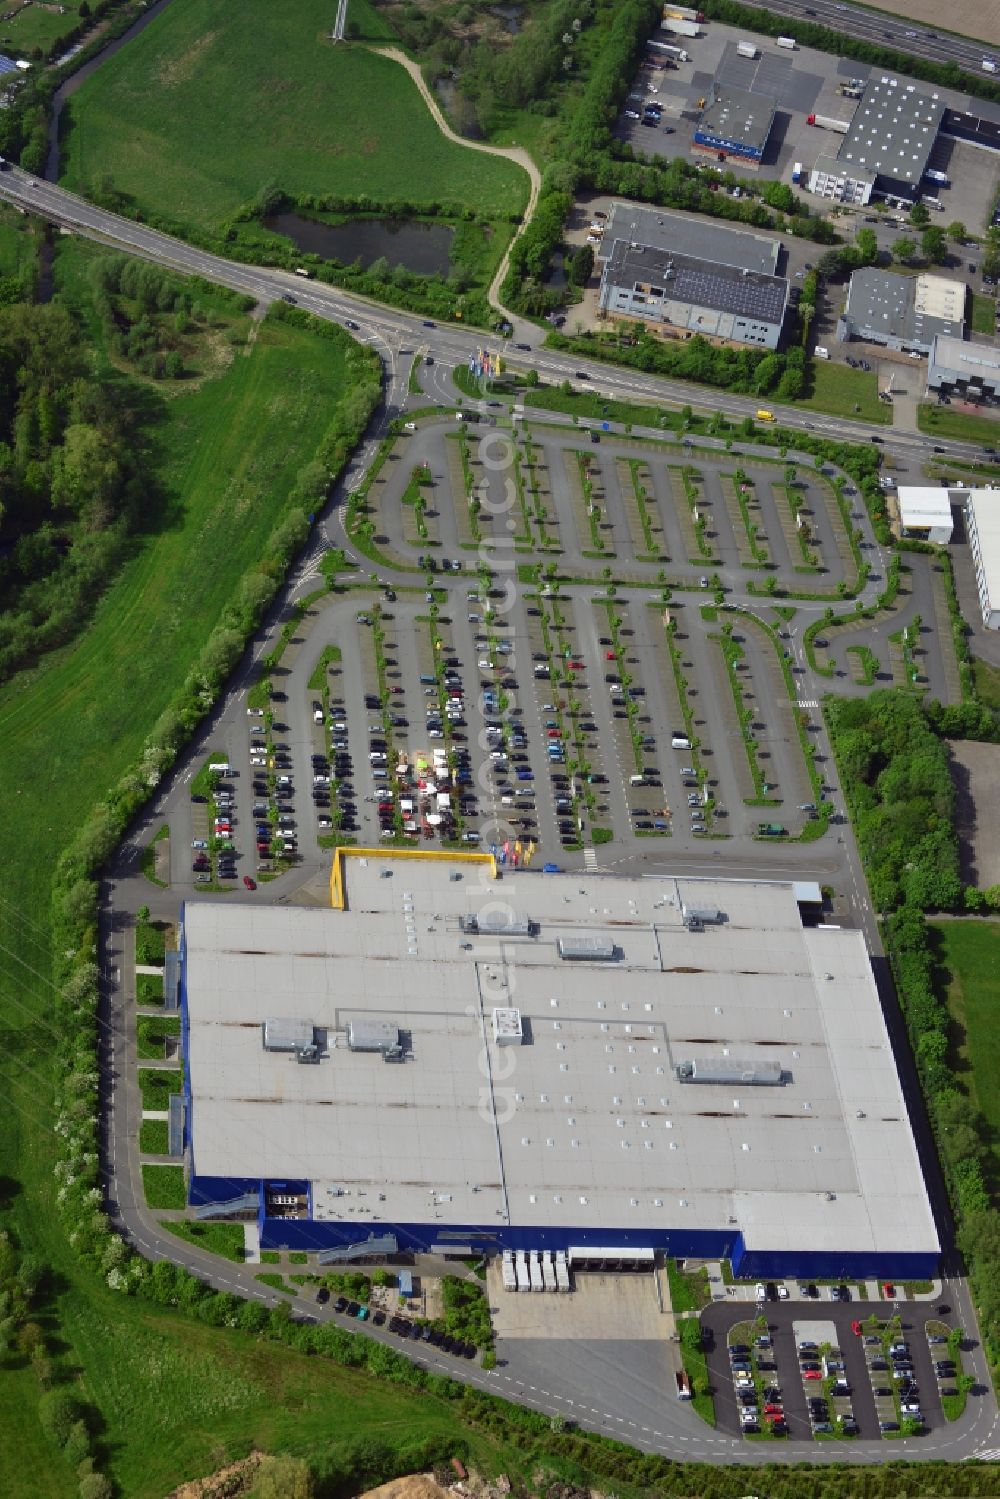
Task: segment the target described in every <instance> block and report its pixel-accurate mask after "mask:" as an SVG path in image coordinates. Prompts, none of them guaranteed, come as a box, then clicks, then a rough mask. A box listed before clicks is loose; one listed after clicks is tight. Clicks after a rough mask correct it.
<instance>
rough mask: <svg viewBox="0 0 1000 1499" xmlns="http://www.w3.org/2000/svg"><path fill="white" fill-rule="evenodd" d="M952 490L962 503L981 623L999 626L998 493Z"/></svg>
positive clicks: (999, 531)
mask: <svg viewBox="0 0 1000 1499" xmlns="http://www.w3.org/2000/svg"><path fill="white" fill-rule="evenodd" d="M953 493H954V494H955V495H956V497H957V498H958V499H959V500H960V501H961V503H962V504H964V506H965V529H966V534H967V535H968V538H969V550H970V552H971V553H972V564H973V567H974V569H975V574H976V592H977V593H978V595H979V607H980V609H981V610H982V613H983V624H984V625H985V626H986V628H987V629H988V630H1000V506H998V503H997V502H998V500H1000V493H998V491H997V490H995V489H969V490H957V491H953Z"/></svg>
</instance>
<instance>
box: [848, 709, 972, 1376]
mask: <svg viewBox="0 0 1000 1499" xmlns="http://www.w3.org/2000/svg"><path fill="white" fill-rule="evenodd" d="M826 713H827V721H828V723H829V726H830V732H831V738H832V741H833V747H834V751H835V754H836V757H837V763H838V767H839V770H840V774H841V778H842V782H843V785H844V787H845V789H846V793H847V798H848V802H849V805H850V808H851V817H852V821H853V823H854V826H855V828H856V831H857V835H858V842H859V845H860V848H861V854H862V859H863V861H864V864H865V869H866V873H867V875H868V881H869V888H870V890H871V893H872V900H873V903H874V904H875V906H876V907H877V908H878V909H879V910H880V911H881V912H882V913H883V917H884V921H883V927H882V933H883V941H884V943H885V948H886V952H887V954H888V956H889V959H890V962H891V964H892V969H893V974H894V977H895V982H896V992H897V994H898V996H899V1003H900V1008H901V1010H902V1013H903V1017H904V1020H905V1022H906V1027H907V1031H908V1034H909V1038H910V1044H911V1047H912V1051H913V1056H914V1059H915V1062H916V1066H917V1072H918V1074H919V1077H920V1082H921V1087H922V1091H923V1094H924V1098H925V1100H926V1104H927V1110H928V1115H929V1118H930V1122H931V1126H932V1129H933V1131H934V1136H935V1139H936V1141H937V1147H938V1154H939V1158H940V1161H941V1166H942V1170H943V1172H944V1176H945V1181H946V1183H947V1186H948V1191H949V1196H950V1198H951V1204H952V1208H953V1211H954V1215H955V1223H956V1240H957V1244H958V1247H959V1249H960V1251H961V1253H962V1255H963V1258H964V1260H965V1264H966V1268H967V1270H968V1274H969V1280H970V1284H971V1286H972V1290H973V1295H974V1297H975V1300H976V1304H977V1308H978V1312H979V1318H980V1325H981V1328H982V1332H983V1337H984V1339H985V1342H986V1345H987V1351H988V1353H989V1357H990V1361H991V1362H992V1363H993V1364H996V1361H997V1359H998V1357H1000V1211H998V1209H997V1206H996V1198H995V1195H994V1193H995V1188H996V1173H995V1165H994V1160H993V1145H992V1132H991V1130H990V1126H989V1125H988V1123H987V1121H986V1120H985V1118H984V1117H983V1116H982V1114H981V1113H980V1112H979V1110H978V1109H977V1108H975V1107H974V1106H973V1104H972V1103H971V1101H970V1098H969V1095H968V1092H967V1090H966V1089H965V1087H963V1086H962V1084H961V1083H960V1081H959V1079H958V1077H957V1076H956V1074H955V1072H954V1069H953V1066H952V1061H951V1042H952V1021H951V1016H950V1013H949V1010H948V1005H947V1001H946V998H945V995H944V993H943V992H942V986H941V978H940V975H939V973H938V971H937V961H936V953H935V942H934V934H933V931H932V929H931V928H930V927H929V925H928V923H927V919H926V913H927V912H929V911H956V910H957V911H961V910H963V909H972V910H977V909H980V908H981V906H982V905H983V904H984V903H985V901H986V896H984V894H983V892H981V891H979V890H975V889H969V890H966V889H963V886H962V881H961V878H960V874H959V860H958V838H957V834H956V832H955V828H954V802H955V793H954V786H953V782H952V778H951V772H950V768H949V761H948V751H947V745H946V737H952V736H956V737H963V738H966V737H971V738H977V739H985V740H988V741H990V742H997V741H1000V718H998V716H997V715H996V714H995V713H993V712H992V711H991V710H990V709H988V708H986V707H985V706H984V705H982V704H980V703H976V702H974V701H967V702H963V703H960V704H953V705H946V706H943V705H941V704H940V703H936V702H930V703H928V704H927V705H926V707H925V706H924V705H922V704H921V703H920V702H919V700H918V699H917V698H916V697H915V696H914V695H913V694H911V693H909V692H906V691H903V690H900V689H888V690H884V691H879V692H874V693H872V694H870V696H868V697H867V698H864V699H857V700H845V699H835V700H828V702H827V705H826ZM989 893H990V892H987V895H989ZM997 895H998V897H1000V891H998V892H997Z"/></svg>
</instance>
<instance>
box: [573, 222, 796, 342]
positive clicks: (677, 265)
mask: <svg viewBox="0 0 1000 1499" xmlns="http://www.w3.org/2000/svg"><path fill="white" fill-rule="evenodd" d="M780 253H781V242H780V241H779V240H777V239H770V238H768V237H767V236H765V235H762V234H744V233H741V232H740V231H738V230H733V229H728V228H725V227H723V226H722V225H720V224H703V223H700V222H698V223H694V222H692V221H690V220H684V219H683V218H681V217H680V216H679V215H676V214H669V213H665V212H663V211H662V210H660V211H658V210H656V209H650V208H641V207H639V206H637V205H636V204H634V203H615V204H614V205H613V206H612V210H611V215H610V217H609V219H608V226H607V229H606V230H605V232H604V237H603V241H602V244H601V249H600V252H599V256H600V259H601V260H602V261H603V266H602V271H601V287H600V292H599V294H598V304H597V305H598V308H599V310H600V312H601V313H602V314H603V315H604V316H605V317H622V318H628V319H629V320H630V321H634V320H636V319H639V318H641V319H643V320H644V321H645V322H648V323H652V324H653V326H654V328H658V329H660V330H661V331H663V332H664V333H665V334H666V335H667V336H676V334H678V333H680V334H682V335H685V336H687V337H691V336H692V335H693V334H695V333H698V334H701V336H702V337H703V338H708V339H713V340H717V341H720V342H726V343H734V344H749V345H750V346H751V347H754V348H761V349H776V348H777V347H778V344H779V342H780V340H781V333H782V328H783V326H784V320H785V310H786V308H787V305H788V281H787V280H786V279H785V277H784V276H778V275H776V274H775V268H776V266H777V263H778V256H779V255H780Z"/></svg>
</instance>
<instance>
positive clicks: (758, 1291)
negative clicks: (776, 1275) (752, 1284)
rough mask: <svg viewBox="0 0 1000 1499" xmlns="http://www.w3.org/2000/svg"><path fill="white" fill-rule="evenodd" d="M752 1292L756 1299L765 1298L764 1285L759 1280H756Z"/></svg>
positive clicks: (763, 1299) (762, 1299)
mask: <svg viewBox="0 0 1000 1499" xmlns="http://www.w3.org/2000/svg"><path fill="white" fill-rule="evenodd" d="M754 1294H755V1295H756V1297H757V1300H758V1301H766V1300H767V1291H766V1290H765V1288H764V1286H763V1285H761V1283H760V1281H758V1282H757V1287H756V1290H755V1293H754Z"/></svg>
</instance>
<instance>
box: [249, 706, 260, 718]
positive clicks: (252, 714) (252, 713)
mask: <svg viewBox="0 0 1000 1499" xmlns="http://www.w3.org/2000/svg"><path fill="white" fill-rule="evenodd" d="M247 717H248V718H263V717H264V710H263V708H248V709H247Z"/></svg>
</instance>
